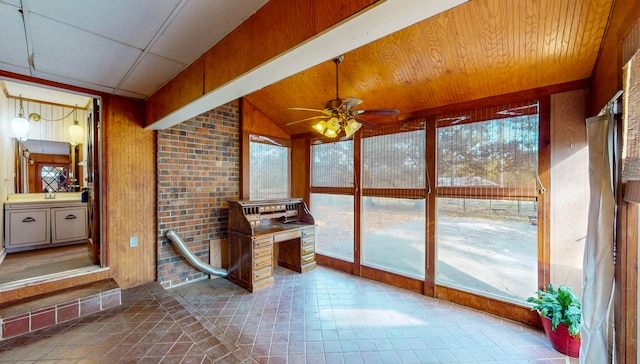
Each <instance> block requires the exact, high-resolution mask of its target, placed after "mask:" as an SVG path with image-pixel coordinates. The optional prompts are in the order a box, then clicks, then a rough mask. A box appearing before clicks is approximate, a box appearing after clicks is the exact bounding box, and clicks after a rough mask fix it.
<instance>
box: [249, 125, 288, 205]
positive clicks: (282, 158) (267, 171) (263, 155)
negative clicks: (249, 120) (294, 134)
mask: <svg viewBox="0 0 640 364" xmlns="http://www.w3.org/2000/svg"><path fill="white" fill-rule="evenodd" d="M290 150H291V142H290V141H289V140H286V139H279V138H273V137H266V136H262V135H254V134H252V135H250V136H249V155H250V161H249V165H250V171H249V173H250V176H251V178H250V181H251V185H250V190H249V195H250V199H252V200H268V199H278V198H288V197H290V196H289V156H290V155H291V153H290Z"/></svg>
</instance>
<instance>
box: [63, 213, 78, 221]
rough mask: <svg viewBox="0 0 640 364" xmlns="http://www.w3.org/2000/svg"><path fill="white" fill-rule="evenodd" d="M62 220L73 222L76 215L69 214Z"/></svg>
mask: <svg viewBox="0 0 640 364" xmlns="http://www.w3.org/2000/svg"><path fill="white" fill-rule="evenodd" d="M64 219H65V220H73V219H76V215H72V214H69V215H67V217H65V218H64Z"/></svg>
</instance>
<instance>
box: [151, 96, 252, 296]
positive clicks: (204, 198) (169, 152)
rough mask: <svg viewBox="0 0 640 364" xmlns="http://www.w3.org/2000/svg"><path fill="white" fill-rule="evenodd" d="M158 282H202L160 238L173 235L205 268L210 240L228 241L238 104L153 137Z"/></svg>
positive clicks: (236, 176) (236, 173)
mask: <svg viewBox="0 0 640 364" xmlns="http://www.w3.org/2000/svg"><path fill="white" fill-rule="evenodd" d="M157 135H158V143H157V145H158V155H157V159H158V230H159V231H158V282H160V283H161V284H162V286H163V287H165V288H168V287H171V286H173V285H176V284H181V283H186V282H189V281H192V280H194V279H198V278H202V277H204V276H205V274H203V273H201V272H200V271H198V270H196V269H195V268H193V267H192V266H191V265H190V264H189V262H188V261H187V260H186V259H185V258H184V257H182V256H181V255H180V253H179V252H178V251H177V249H175V248H174V247H173V245H172V243H171V242H170V241H169V240H168V239H167V238H165V236H164V233H165V232H166V231H167V230H169V229H173V230H175V231H176V233H177V234H178V236H180V237H181V238H182V240H184V241H185V243H187V245H188V247H189V249H190V250H191V252H193V253H195V255H196V256H197V257H199V258H200V259H201V260H202V261H204V262H207V263H208V262H209V240H212V239H219V238H221V237H226V235H227V218H228V208H227V200H230V199H237V198H238V196H239V191H240V130H239V103H238V101H232V102H230V103H228V104H226V105H223V106H220V107H218V108H216V109H214V110H211V111H209V112H206V113H203V114H201V115H199V116H196V117H194V118H192V119H190V120H187V121H184V122H183V123H181V124H178V125H176V126H174V127H172V128H169V129H164V130H160V131H159V132H158V133H157Z"/></svg>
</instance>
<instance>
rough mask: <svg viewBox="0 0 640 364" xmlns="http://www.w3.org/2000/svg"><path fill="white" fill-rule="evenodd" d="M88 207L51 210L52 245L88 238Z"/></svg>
mask: <svg viewBox="0 0 640 364" xmlns="http://www.w3.org/2000/svg"><path fill="white" fill-rule="evenodd" d="M87 227H88V225H87V207H86V206H82V207H67V208H52V209H51V243H52V244H58V243H66V242H68V241H76V240H83V239H86V238H87Z"/></svg>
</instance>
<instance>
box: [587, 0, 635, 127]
mask: <svg viewBox="0 0 640 364" xmlns="http://www.w3.org/2000/svg"><path fill="white" fill-rule="evenodd" d="M639 18H640V1H637V0H616V1H615V3H614V7H613V11H612V13H611V17H610V20H609V26H608V29H607V33H606V35H605V38H604V41H603V43H602V46H601V48H600V56H599V57H598V60H597V62H596V65H595V68H594V70H593V73H592V76H591V78H592V84H593V87H592V95H591V114H590V115H596V114H598V112H599V111H600V109H601V108H602V107H604V106H605V105H606V103H607V102H608V101H609V99H611V97H612V96H613V95H615V93H616V92H617V91H618V90H620V89H622V66H623V65H622V62H623V60H622V40H623V38H624V37H625V36H626V35H627V34H628V33H629V31H630V30H631V28H632V27H633V25H634V24H635V22H636V21H637V20H638V19H639Z"/></svg>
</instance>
